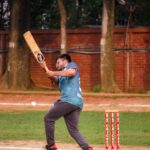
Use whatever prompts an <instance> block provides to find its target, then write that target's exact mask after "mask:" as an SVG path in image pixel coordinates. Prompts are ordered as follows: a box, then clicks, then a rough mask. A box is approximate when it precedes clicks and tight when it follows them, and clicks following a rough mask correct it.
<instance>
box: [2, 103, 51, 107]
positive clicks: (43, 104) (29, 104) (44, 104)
mask: <svg viewBox="0 0 150 150" xmlns="http://www.w3.org/2000/svg"><path fill="white" fill-rule="evenodd" d="M0 105H3V106H33V105H32V102H31V103H0ZM50 105H53V104H51V103H36V104H35V106H50Z"/></svg>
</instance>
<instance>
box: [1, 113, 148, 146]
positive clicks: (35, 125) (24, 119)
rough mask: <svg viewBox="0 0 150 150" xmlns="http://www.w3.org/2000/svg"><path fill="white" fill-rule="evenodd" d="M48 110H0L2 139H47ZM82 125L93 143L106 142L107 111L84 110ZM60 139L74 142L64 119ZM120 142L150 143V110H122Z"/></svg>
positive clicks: (58, 127)
mask: <svg viewBox="0 0 150 150" xmlns="http://www.w3.org/2000/svg"><path fill="white" fill-rule="evenodd" d="M44 114H45V112H44V111H16V112H3V111H0V140H45V131H44V123H43V116H44ZM79 128H80V130H81V133H83V135H84V137H85V138H86V140H87V141H88V142H89V143H91V144H104V142H105V141H104V135H105V134H104V130H105V129H104V113H102V112H82V114H81V118H80V124H79ZM56 140H57V141H59V142H65V143H73V142H74V141H73V140H72V138H71V137H70V136H69V134H68V131H67V130H66V126H65V123H64V120H63V119H59V120H58V121H57V123H56ZM120 143H121V144H122V145H138V146H150V112H149V113H141V112H139V113H135V112H123V113H122V112H121V113H120Z"/></svg>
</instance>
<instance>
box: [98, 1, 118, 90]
mask: <svg viewBox="0 0 150 150" xmlns="http://www.w3.org/2000/svg"><path fill="white" fill-rule="evenodd" d="M114 10H115V0H103V18H102V37H101V42H100V43H101V44H100V46H101V55H100V57H101V68H100V70H101V88H102V91H103V92H118V91H119V89H118V87H117V85H116V82H115V79H114V59H113V51H112V48H113V45H112V36H113V28H114Z"/></svg>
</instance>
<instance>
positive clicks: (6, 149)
mask: <svg viewBox="0 0 150 150" xmlns="http://www.w3.org/2000/svg"><path fill="white" fill-rule="evenodd" d="M0 149H2V150H45V148H32V147H0ZM58 150H66V149H58Z"/></svg>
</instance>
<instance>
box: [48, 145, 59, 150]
mask: <svg viewBox="0 0 150 150" xmlns="http://www.w3.org/2000/svg"><path fill="white" fill-rule="evenodd" d="M45 148H46V150H57V147H56V145H55V144H53V145H51V146H49V145H45Z"/></svg>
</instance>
